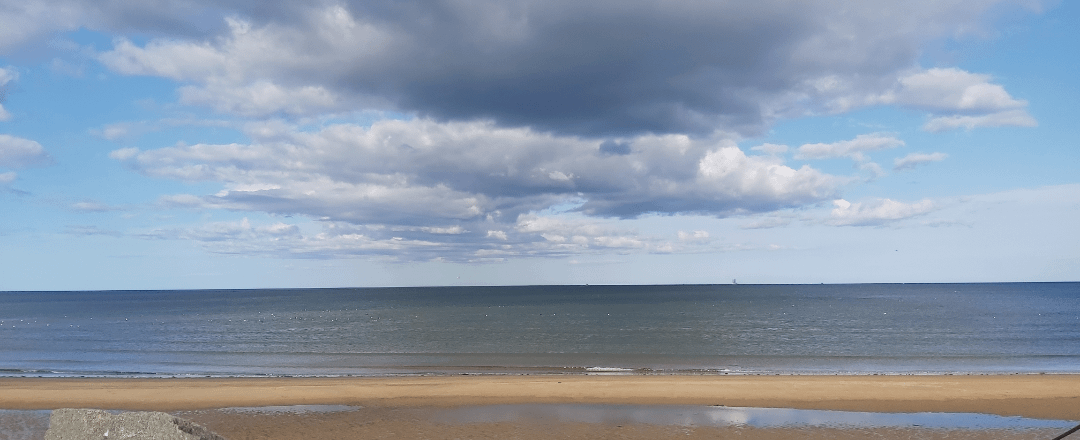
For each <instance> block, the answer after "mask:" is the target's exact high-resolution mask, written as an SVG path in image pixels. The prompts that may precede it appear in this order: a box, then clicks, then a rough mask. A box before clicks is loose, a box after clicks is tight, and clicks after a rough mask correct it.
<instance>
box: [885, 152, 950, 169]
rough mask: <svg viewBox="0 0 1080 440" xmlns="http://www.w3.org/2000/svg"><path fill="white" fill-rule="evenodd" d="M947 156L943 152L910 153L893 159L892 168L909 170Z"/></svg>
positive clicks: (941, 159) (938, 160)
mask: <svg viewBox="0 0 1080 440" xmlns="http://www.w3.org/2000/svg"><path fill="white" fill-rule="evenodd" d="M947 157H949V155H948V154H945V153H930V154H926V153H911V154H908V155H907V156H904V157H898V158H896V159H893V169H894V170H898V171H899V170H910V169H913V168H915V167H917V166H920V165H926V164H928V163H931V162H940V161H943V160H945V158H947Z"/></svg>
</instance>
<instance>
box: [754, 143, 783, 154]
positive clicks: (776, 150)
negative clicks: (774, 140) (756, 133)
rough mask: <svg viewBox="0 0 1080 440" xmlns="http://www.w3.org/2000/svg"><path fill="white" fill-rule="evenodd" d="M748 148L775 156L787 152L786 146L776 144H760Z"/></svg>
mask: <svg viewBox="0 0 1080 440" xmlns="http://www.w3.org/2000/svg"><path fill="white" fill-rule="evenodd" d="M750 149H751V150H753V151H760V152H762V153H765V154H768V155H772V156H777V155H781V154H784V153H787V151H788V146H787V145H778V144H761V145H758V146H755V147H751V148H750Z"/></svg>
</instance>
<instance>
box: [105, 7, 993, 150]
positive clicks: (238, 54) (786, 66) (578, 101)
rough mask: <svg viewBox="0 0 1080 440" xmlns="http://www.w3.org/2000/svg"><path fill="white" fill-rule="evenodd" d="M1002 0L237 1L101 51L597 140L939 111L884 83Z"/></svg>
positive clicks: (204, 74) (153, 69) (342, 104)
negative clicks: (203, 21)
mask: <svg viewBox="0 0 1080 440" xmlns="http://www.w3.org/2000/svg"><path fill="white" fill-rule="evenodd" d="M996 3H1009V2H1007V1H1005V0H1002V1H1000V2H994V1H990V2H987V1H975V0H952V1H935V2H899V3H898V2H884V1H882V2H859V3H855V4H853V3H850V2H842V1H813V2H803V1H787V0H783V1H782V0H766V1H758V2H698V1H687V2H663V1H655V0H625V1H591V2H580V1H562V0H556V1H539V0H520V1H511V0H499V1H494V0H491V1H487V0H473V1H397V0H395V1H389V0H386V1H382V0H369V1H356V2H348V3H340V4H337V3H329V2H315V3H307V4H303V6H297V5H295V4H285V3H274V4H273V5H276V6H273V7H270V8H267V9H265V10H263V9H260V10H258V11H256V10H253V9H252V8H251V5H248V4H246V3H239V2H237V3H224V4H222V5H218V6H216V7H219V8H226V9H228V8H235V10H236V11H237V14H236V16H235V17H234V18H232V19H231V20H233V21H231V22H230V25H229V29H227V30H225V31H223V33H221V34H219V35H216V36H214V37H212V38H211V37H209V36H208V37H206V39H205V40H203V41H192V42H190V43H184V42H169V41H159V42H157V43H154V44H150V45H147V46H145V47H138V46H136V45H131V44H128V43H124V44H120V45H118V46H117V49H116V50H115V51H114V52H111V53H108V54H105V55H104V57H103V60H104V61H105V62H106V63H107V64H109V65H110V66H112V67H113V68H114V69H117V70H118V71H121V72H124V73H133V74H150V75H163V76H170V77H174V78H176V79H180V80H183V81H187V82H191V83H194V84H197V87H202V91H200V90H196V89H186V90H185V91H184V92H185V93H183V94H182V95H183V96H186V97H187V99H188V101H189V102H191V103H202V104H209V105H212V106H214V107H215V108H218V109H219V110H222V111H232V112H239V113H243V114H252V115H254V114H259V112H271V113H272V112H285V113H288V114H298V113H301V112H303V111H304V110H303V109H302V108H298V107H297V106H296V105H295V104H286V103H285V102H284V101H280V102H278V103H277V104H273V105H271V104H267V103H266V102H265V101H266V100H263V101H260V102H263V104H265V105H264V107H265V108H257V107H258V106H255V107H252V106H251V105H244V104H239V103H236V102H231V103H229V104H223V103H221V102H218V103H217V104H215V103H213V101H214V100H215V99H217V100H219V101H220V100H235V99H248V98H251V96H250V95H258V96H259V97H263V98H265V97H266V96H267V94H268V93H271V92H272V93H276V94H278V95H280V96H282V97H291V98H292V99H294V100H296V101H299V102H302V103H307V104H304V105H310V106H312V108H317V109H321V110H327V109H339V110H340V109H345V108H350V107H352V108H355V107H356V106H365V105H366V106H370V107H371V108H379V109H382V110H386V109H393V110H397V111H405V112H410V113H414V114H416V115H419V116H421V117H426V118H432V119H435V120H440V121H461V120H477V119H482V120H493V121H495V122H497V123H498V124H499V125H501V126H528V127H531V128H533V129H536V130H538V131H547V132H553V133H558V134H572V135H580V136H587V137H608V136H629V135H636V134H641V133H659V134H663V133H686V134H693V135H707V134H710V133H713V132H714V131H717V130H723V131H729V132H731V131H734V132H739V133H741V134H759V133H761V132H763V130H765V129H767V128H768V127H769V125H770V123H772V122H773V121H775V120H777V119H778V118H781V117H791V116H802V115H806V114H812V113H820V112H836V111H845V110H847V109H849V108H852V107H857V106H863V105H876V104H888V103H899V104H904V103H905V102H908V101H911V102H912V105H915V104H918V105H922V106H924V107H925V106H927V105H929V106H931V107H933V106H938V105H939V104H940V103H925V102H922V101H920V100H914V101H912V100H911V99H907V100H905V99H898V98H896V97H888V96H885V95H886V94H888V93H890V92H892V91H894V90H895V89H897V88H901V87H902V86H903V87H906V85H905V84H906V83H905V84H900V83H898V80H899V78H900V77H901V76H903V75H905V74H908V73H910V71H911V70H912V69H914V68H916V67H917V65H918V57H919V50H920V47H921V46H922V45H923V44H924V43H925V42H926V41H927V40H930V39H934V38H942V37H952V36H955V35H959V34H962V33H963V32H965V31H969V30H971V29H978V28H979V27H980V26H981V25H982V24H983V13H984V12H985V11H987V10H988V9H990V8H992V7H994V6H995V4H996ZM185 44H186V45H187V46H185V47H181V46H183V45H185ZM268 47H273V49H274V50H272V51H271V50H267V48H268ZM181 49H183V50H181ZM939 76H940V75H939ZM953 76H956V75H953ZM929 79H930V80H932V81H938V82H940V81H944V80H947V79H948V78H944V77H941V78H938V77H934V78H929ZM260 81H262V83H260ZM305 87H306V89H305ZM237 89H244V90H246V92H244V93H238V92H237ZM922 89H927V88H926V87H922ZM920 90H921V89H920ZM1006 97H1007V95H1006ZM920 99H921V98H920ZM270 101H274V100H270ZM249 104H250V103H249ZM321 110H320V111H321Z"/></svg>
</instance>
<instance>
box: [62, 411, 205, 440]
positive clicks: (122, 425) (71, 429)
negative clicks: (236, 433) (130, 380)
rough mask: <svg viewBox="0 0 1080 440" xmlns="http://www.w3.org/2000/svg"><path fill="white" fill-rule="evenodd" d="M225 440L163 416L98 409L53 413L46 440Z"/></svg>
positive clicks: (186, 423)
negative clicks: (117, 412)
mask: <svg viewBox="0 0 1080 440" xmlns="http://www.w3.org/2000/svg"><path fill="white" fill-rule="evenodd" d="M121 439H123V440H225V439H224V438H223V437H221V436H220V435H217V434H214V433H213V432H211V431H210V430H208V429H206V428H204V427H202V426H200V425H197V424H195V423H192V422H190V421H187V420H184V419H181V418H178V417H174V416H172V415H169V414H166V413H163V412H150V411H147V412H125V413H120V414H111V413H109V412H106V411H102V410H98V409H70V408H62V409H57V410H54V411H53V412H52V416H51V417H50V418H49V430H48V431H45V440H121Z"/></svg>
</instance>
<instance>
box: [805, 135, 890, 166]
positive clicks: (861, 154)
mask: <svg viewBox="0 0 1080 440" xmlns="http://www.w3.org/2000/svg"><path fill="white" fill-rule="evenodd" d="M903 145H904V141H902V140H900V139H897V138H896V137H894V136H888V135H884V134H877V133H875V134H860V135H858V136H856V137H855V139H851V140H846V141H840V142H833V143H829V144H824V143H818V144H805V145H803V146H800V147H799V149H798V150H796V151H795V158H796V159H828V158H833V157H849V158H851V159H854V160H857V161H860V162H861V161H864V160H866V155H865V153H866V152H869V151H878V150H885V149H889V148H896V147H900V146H903Z"/></svg>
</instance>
